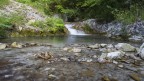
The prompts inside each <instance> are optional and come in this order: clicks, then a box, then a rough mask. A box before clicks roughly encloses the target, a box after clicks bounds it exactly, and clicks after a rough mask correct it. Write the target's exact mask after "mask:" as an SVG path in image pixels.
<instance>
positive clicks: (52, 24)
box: [31, 17, 65, 34]
mask: <svg viewBox="0 0 144 81" xmlns="http://www.w3.org/2000/svg"><path fill="white" fill-rule="evenodd" d="M31 25H32V26H34V27H39V28H41V29H42V30H43V31H48V32H51V33H53V34H56V33H65V32H64V28H65V27H64V22H63V20H62V19H60V18H55V17H50V18H47V19H46V20H45V21H35V22H34V23H32V24H31Z"/></svg>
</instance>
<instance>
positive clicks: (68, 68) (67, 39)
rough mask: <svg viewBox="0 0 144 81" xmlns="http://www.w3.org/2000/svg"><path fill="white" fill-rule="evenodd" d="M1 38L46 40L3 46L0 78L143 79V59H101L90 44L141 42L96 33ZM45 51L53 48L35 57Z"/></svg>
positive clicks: (10, 80) (34, 80)
mask: <svg viewBox="0 0 144 81" xmlns="http://www.w3.org/2000/svg"><path fill="white" fill-rule="evenodd" d="M0 42H1V43H13V42H17V43H23V44H24V43H38V44H46V45H41V46H32V47H24V48H10V49H5V50H0V81H136V79H137V81H144V78H143V77H144V75H142V74H141V72H144V62H143V61H141V60H140V61H135V60H133V59H131V58H127V57H126V58H123V59H121V60H118V61H117V62H118V64H115V63H98V62H97V59H98V57H99V55H100V53H99V52H98V51H97V50H95V49H89V48H88V45H93V44H96V43H99V44H100V43H106V44H117V43H120V42H125V43H129V44H131V45H133V46H136V47H139V46H140V45H141V43H133V42H128V41H120V40H119V41H118V40H111V39H109V38H106V37H104V36H97V35H85V36H75V35H69V36H48V37H26V38H8V39H1V40H0ZM51 45H52V46H51ZM64 47H70V48H80V49H81V50H82V52H81V53H74V52H72V51H64V49H63V48H64ZM43 52H50V53H51V55H52V58H51V59H48V60H44V59H40V58H37V57H36V54H40V53H43ZM135 63H137V64H135Z"/></svg>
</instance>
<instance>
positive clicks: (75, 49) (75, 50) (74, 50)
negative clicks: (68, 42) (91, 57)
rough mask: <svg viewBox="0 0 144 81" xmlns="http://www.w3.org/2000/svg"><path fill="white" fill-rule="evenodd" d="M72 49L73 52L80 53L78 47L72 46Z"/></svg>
mask: <svg viewBox="0 0 144 81" xmlns="http://www.w3.org/2000/svg"><path fill="white" fill-rule="evenodd" d="M72 51H73V52H75V53H80V52H81V51H82V50H81V49H79V48H73V49H72Z"/></svg>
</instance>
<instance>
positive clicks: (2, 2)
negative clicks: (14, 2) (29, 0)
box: [0, 0, 9, 8]
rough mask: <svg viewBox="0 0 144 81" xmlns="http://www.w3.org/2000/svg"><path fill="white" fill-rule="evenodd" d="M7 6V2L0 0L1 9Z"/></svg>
mask: <svg viewBox="0 0 144 81" xmlns="http://www.w3.org/2000/svg"><path fill="white" fill-rule="evenodd" d="M8 4H9V0H0V8H3V7H4V6H5V5H8Z"/></svg>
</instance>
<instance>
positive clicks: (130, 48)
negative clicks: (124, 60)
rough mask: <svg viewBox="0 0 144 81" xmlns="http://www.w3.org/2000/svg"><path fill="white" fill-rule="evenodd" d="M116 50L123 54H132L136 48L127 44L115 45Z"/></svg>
mask: <svg viewBox="0 0 144 81" xmlns="http://www.w3.org/2000/svg"><path fill="white" fill-rule="evenodd" d="M115 47H116V49H118V50H122V51H124V52H133V51H136V48H135V47H134V46H131V45H130V44H127V43H118V44H117V45H115Z"/></svg>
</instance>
